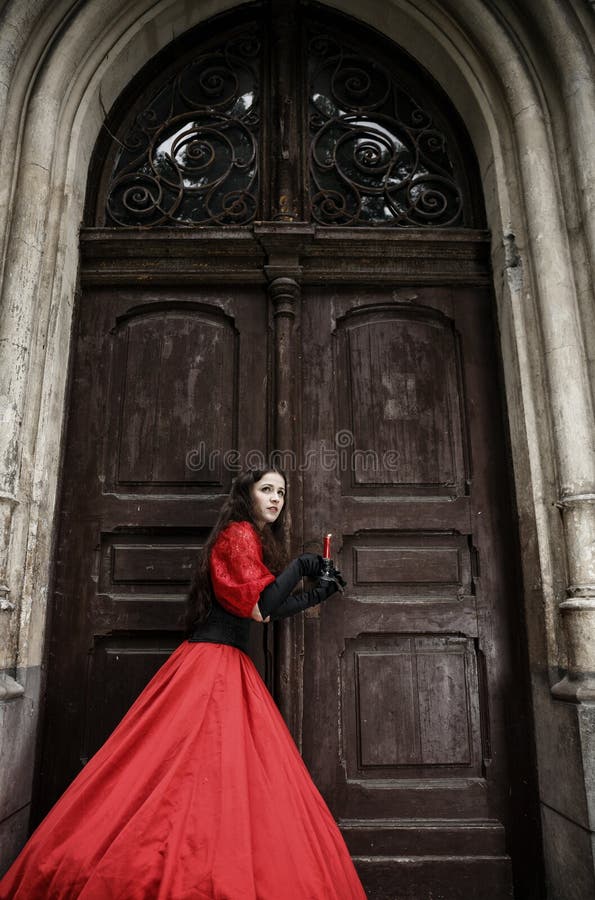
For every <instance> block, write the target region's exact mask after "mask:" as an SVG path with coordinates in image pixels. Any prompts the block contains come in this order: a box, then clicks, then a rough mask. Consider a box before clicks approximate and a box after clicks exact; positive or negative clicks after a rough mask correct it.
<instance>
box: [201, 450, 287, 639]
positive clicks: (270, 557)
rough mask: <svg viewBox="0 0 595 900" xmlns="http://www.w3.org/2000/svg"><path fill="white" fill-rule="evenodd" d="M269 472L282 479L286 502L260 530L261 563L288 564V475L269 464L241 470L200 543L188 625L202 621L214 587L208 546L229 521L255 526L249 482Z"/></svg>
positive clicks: (276, 566)
mask: <svg viewBox="0 0 595 900" xmlns="http://www.w3.org/2000/svg"><path fill="white" fill-rule="evenodd" d="M270 472H276V474H277V475H280V476H281V477H282V478H283V480H284V482H285V503H284V504H283V509H282V510H281V512H280V513H279V515H278V516H277V519H276V520H275V521H274V522H273V523H272V524H271V525H265V526H264V528H263V529H262V531H259V532H258V533H259V534H260V538H261V540H262V554H263V559H264V564H265V565H266V567H267V568H268V569H270V570H271V572H272V573H273V574H274V575H278V574H279V572H280V571H281V570H282V569H283V568H284V567H285V566H286V564H287V554H286V551H285V509H286V504H287V478H286V476H285V473H284V472H283V471H281V469H279V468H277V467H276V466H269V467H268V468H266V469H247V470H246V471H245V472H242V473H241V474H240V475H238V476H237V478H236V479H235V480H234V482H233V485H232V488H231V492H230V494H229V497H228V498H227V500H226V501H225V503H224V504H223V506H222V507H221V511H220V513H219V518H218V519H217V521H216V523H215V526H214V528H213V530H212V531H211V533H210V535H209V537H208V540H207V542H206V544H205V545H204V546H203V547H202V549H201V551H200V553H199V556H198V562H197V565H196V569H195V570H194V575H193V577H192V582H191V585H190V590H189V592H188V606H187V610H188V612H187V626H188V627H191V626H192V625H193V624H198V623H199V622H204V620H205V619H206V618H207V616H208V614H209V612H210V609H211V603H212V598H213V587H212V585H211V576H210V573H209V559H210V557H211V550H212V548H213V545H214V543H215V541H216V540H217V538H218V537H219V534H220V532H221V531H223V529H224V528H225V527H226V526H227V525H229V523H230V522H250V524H251V525H254V527H255V528H256V529H257V531H258V528H257V525H256V522H255V519H254V512H253V508H252V496H251V489H252V485H253V484H256V482H257V481H260V479H261V478H262V477H263V476H264V475H268V474H269V473H270Z"/></svg>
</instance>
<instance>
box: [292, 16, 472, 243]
mask: <svg viewBox="0 0 595 900" xmlns="http://www.w3.org/2000/svg"><path fill="white" fill-rule="evenodd" d="M308 63H309V132H310V190H311V204H312V215H313V218H314V219H315V221H316V222H318V223H319V224H321V225H327V226H328V225H338V226H361V225H367V226H373V225H395V226H401V227H406V226H409V227H424V226H430V227H434V228H436V227H444V226H448V225H453V226H454V225H457V224H461V222H460V219H461V215H462V209H463V199H462V194H461V190H460V188H459V186H458V184H457V182H456V180H455V177H454V174H453V166H452V163H451V160H450V158H449V155H448V148H447V141H446V136H445V135H444V134H443V133H442V132H441V131H440V130H439V129H438V128H437V127H435V125H434V122H433V119H432V116H431V115H430V114H429V113H428V112H427V111H426V110H424V109H422V107H421V106H419V105H418V103H417V102H416V101H415V100H414V99H413V98H412V97H411V96H410V95H409V94H408V93H407V91H405V90H404V89H403V88H402V87H401V86H399V85H398V84H397V83H396V81H395V79H393V78H392V76H391V74H390V72H389V71H388V69H386V68H385V67H384V66H383V65H381V64H380V62H378V61H376V60H371V59H366V58H364V57H363V56H362V55H361V54H359V53H358V52H357V51H356V50H354V49H352V48H350V47H348V46H346V45H344V44H341V43H340V42H339V41H338V40H336V39H335V38H334V37H331V36H329V35H325V34H321V33H320V32H317V33H314V34H312V33H311V34H310V38H309V42H308Z"/></svg>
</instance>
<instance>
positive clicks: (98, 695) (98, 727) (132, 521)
mask: <svg viewBox="0 0 595 900" xmlns="http://www.w3.org/2000/svg"><path fill="white" fill-rule="evenodd" d="M266 323H267V308H266V296H265V295H264V294H263V291H262V290H261V289H259V288H254V289H250V288H246V287H244V289H243V290H241V291H237V290H229V289H228V290H225V289H222V288H217V289H215V288H210V289H204V288H203V289H200V288H195V289H193V290H192V291H184V290H181V289H179V288H178V289H176V290H175V291H172V290H168V289H153V290H146V289H145V290H142V289H140V290H122V289H117V288H113V287H111V288H108V289H100V288H98V289H95V290H93V289H89V290H86V291H85V292H84V294H83V296H82V298H81V303H80V311H79V321H78V333H77V335H76V349H75V360H74V370H73V385H72V399H71V414H70V421H69V426H68V437H67V449H66V457H65V461H64V470H63V472H64V474H63V496H62V506H61V515H60V531H59V538H58V546H57V552H56V575H55V582H56V583H55V592H54V602H53V615H52V624H51V644H50V651H49V664H48V693H47V708H46V719H45V721H46V729H45V737H44V750H43V758H42V764H41V772H40V778H39V781H40V789H41V802H40V809H41V812H44V811H45V810H46V809H47V807H48V806H49V805H50V804H51V803H52V802H53V801H54V800H55V799H56V798H57V796H58V795H59V794H60V792H61V791H62V790H63V789H64V788H65V787H66V785H67V784H68V783H69V781H70V780H71V779H72V778H73V777H74V775H76V773H77V772H78V771H80V769H81V767H82V766H83V765H84V763H85V762H86V760H87V759H88V758H89V756H91V754H92V753H94V752H95V750H96V749H97V748H98V747H99V746H100V745H101V744H102V743H103V741H104V740H105V738H106V737H107V736H108V735H109V733H110V732H111V730H112V729H113V727H114V726H115V725H116V724H117V722H118V721H119V719H120V718H121V716H122V715H123V713H124V712H125V711H126V710H127V709H128V707H129V706H130V704H131V702H132V701H133V700H134V698H135V697H136V696H137V694H138V693H139V692H140V690H141V689H142V688H143V687H144V685H145V684H146V682H147V681H148V680H149V678H150V677H151V676H152V674H153V673H154V672H155V671H156V670H157V668H158V667H159V666H160V665H161V664H162V663H163V662H164V661H165V659H166V658H167V656H168V655H169V653H170V652H171V651H172V649H174V647H176V646H177V645H178V644H179V642H180V640H181V639H182V636H183V632H182V623H183V618H184V611H185V592H186V591H187V588H188V579H189V576H190V573H191V571H192V568H193V565H194V561H195V557H196V552H197V549H198V547H199V546H200V545H201V543H202V542H203V540H204V538H205V535H207V534H208V532H209V531H210V528H211V527H212V525H213V522H214V520H215V518H216V515H217V511H218V509H219V507H220V505H221V501H222V499H223V498H224V497H225V495H226V494H227V493H228V491H229V488H230V486H231V478H232V475H233V471H234V469H233V465H234V457H233V455H232V456H230V455H229V451H234V452H235V453H238V452H240V453H242V454H245V453H246V452H247V451H248V450H250V449H251V448H253V447H262V446H263V445H264V444H265V442H266V410H265V407H264V405H263V403H262V401H261V396H260V391H261V389H262V386H263V384H265V385H266V373H267V362H266V360H267V340H266V334H267V324H266ZM226 453H227V454H228V455H227V456H226V455H225V454H226ZM254 637H255V643H254V648H253V649H254V656H255V659H256V660H257V662H258V664H259V665H260V667H261V669H262V668H263V665H264V654H263V651H262V645H261V643H259V637H260V640H261V641H262V633H261V634H260V635H259V634H258V633H255V636H254Z"/></svg>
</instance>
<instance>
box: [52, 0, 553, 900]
mask: <svg viewBox="0 0 595 900" xmlns="http://www.w3.org/2000/svg"><path fill="white" fill-rule="evenodd" d="M108 124H109V127H106V129H105V133H104V136H103V137H104V141H103V144H102V143H101V141H100V143H99V144H98V149H97V153H96V166H95V168H94V169H93V170H92V173H91V177H90V184H91V186H92V190H91V194H92V197H91V198H90V202H89V209H88V216H87V220H86V224H87V226H88V227H87V228H86V229H84V230H83V234H82V251H83V254H82V264H81V281H82V287H83V293H82V297H81V299H80V304H79V310H78V324H77V330H76V345H75V352H74V361H73V379H72V397H71V414H70V421H69V423H68V432H67V439H66V454H65V462H64V475H63V495H62V501H61V511H60V530H59V537H58V543H57V552H56V574H55V591H54V599H53V607H52V608H53V617H52V625H51V643H50V650H49V666H48V695H47V696H48V699H47V715H46V720H45V721H46V728H45V735H44V742H43V755H42V766H41V774H40V778H39V784H40V792H41V802H40V809H41V811H43V810H44V809H45V808H47V805H48V804H49V803H50V802H51V801H52V800H53V799H55V797H56V796H57V794H58V793H59V792H60V791H61V790H62V789H63V788H64V787H65V785H66V784H67V783H68V781H69V780H70V779H71V778H72V777H73V776H74V775H75V774H76V773H77V772H78V771H79V770H80V768H81V766H82V765H83V764H84V763H85V761H86V759H87V758H88V757H89V755H90V754H91V753H92V752H93V751H94V750H95V749H96V748H97V746H98V745H99V744H100V743H101V742H102V741H103V739H104V738H105V737H106V736H107V734H108V733H109V731H110V730H111V728H112V727H113V725H114V724H115V723H116V722H117V721H118V719H119V718H120V716H121V715H122V713H123V712H124V711H125V709H126V708H127V707H128V706H129V704H130V703H131V702H132V700H133V699H134V697H135V696H136V695H137V694H138V692H139V691H140V690H141V688H142V687H143V685H144V684H145V683H146V682H147V681H148V679H149V678H150V676H151V675H152V673H153V672H154V671H155V670H156V669H157V667H158V666H159V665H160V664H161V663H162V662H163V661H164V659H165V658H166V656H167V654H168V653H170V652H171V650H172V649H173V647H175V646H176V645H177V644H178V643H179V641H180V640H181V639H182V621H183V615H184V595H185V591H186V587H187V583H188V577H189V575H190V571H191V568H192V565H193V560H194V557H195V554H196V550H197V548H198V547H199V546H200V544H201V543H202V541H203V540H204V538H205V536H206V534H207V533H208V531H209V529H210V528H211V526H212V525H213V523H214V521H215V518H216V515H217V512H218V510H219V508H220V506H221V503H222V502H223V499H224V497H225V496H226V494H227V492H228V490H229V487H230V484H231V478H232V476H233V473H234V469H235V466H236V464H237V463H238V462H242V463H243V464H248V465H249V464H250V463H251V462H254V461H255V460H256V459H258V458H259V455H260V454H262V453H265V454H268V453H271V452H272V451H280V452H281V454H282V459H286V460H289V461H290V465H289V466H288V468H289V473H288V474H289V476H290V480H291V484H290V494H289V496H290V503H291V516H292V548H293V550H294V551H295V552H296V553H298V552H300V551H301V550H302V547H303V546H305V547H306V549H317V550H320V547H321V544H320V542H321V538H322V535H323V533H324V532H325V531H329V530H330V531H331V532H333V534H334V538H335V545H334V546H335V551H336V552H335V556H336V559H337V561H338V562H339V563H340V565H341V567H342V569H343V571H344V573H345V576H346V578H347V581H348V588H347V591H346V594H345V596H344V597H343V598H336V599H334V600H331V601H329V602H328V603H327V604H326V605H324V606H323V607H322V608H321V609H319V610H318V609H316V610H313V611H311V612H309V613H308V614H306V615H305V616H304V617H296V619H294V620H291V621H289V622H284V623H280V624H279V626H276V633H275V635H274V636H271V635H269V637H268V638H267V641H268V643H267V647H271V648H272V650H271V652H270V653H269V651H268V650H267V651H266V652H265V650H264V647H263V638H264V635H263V632H262V631H259V630H258V629H256V630H255V642H254V648H253V650H254V656H255V658H256V660H257V663H258V664H259V666H260V668H261V670H264V669H265V668H266V670H267V674H268V675H271V676H272V674H274V677H270V678H269V683H270V684H271V686H272V687H273V688H274V691H275V695H276V699H277V701H278V702H279V705H280V707H281V709H282V710H283V712H284V713H285V714H286V716H287V719H288V722H289V724H290V727H291V728H292V730H293V732H294V735H295V737H296V740H297V741H298V743H299V744H300V746H301V748H302V749H303V753H304V757H305V759H306V762H307V764H308V766H309V767H310V770H311V772H312V774H313V777H314V780H315V781H316V783H317V784H318V785H319V787H320V789H321V791H322V793H323V795H324V796H325V798H326V800H327V801H328V803H329V804H330V806H331V808H332V810H333V812H334V814H335V815H336V817H337V818H338V820H339V821H340V824H341V827H342V828H343V830H344V834H345V837H346V839H347V842H348V844H349V847H350V848H351V851H352V853H353V854H354V856H355V858H356V862H357V865H358V868H359V870H360V871H361V873H362V878H363V879H364V882H365V885H366V888H367V891H368V896H369V897H370V900H383V898H384V900H480V898H481V900H502V898H505V897H510V896H511V891H512V887H511V885H512V870H513V869H514V878H515V884H516V885H517V886H518V887H517V900H529V898H531V900H534V898H535V897H537V896H538V894H537V890H536V889H535V890H534V888H533V887H532V886H533V885H534V884H535V883H536V882H538V880H539V879H538V878H537V879H536V878H534V877H533V871H534V870H535V866H536V863H535V859H536V854H535V847H536V843H537V842H536V841H535V840H534V839H533V837H532V836H533V835H534V834H535V829H536V824H535V818H534V816H533V809H534V807H533V805H532V792H531V786H530V779H529V778H528V772H529V771H530V765H529V762H530V760H529V756H528V751H527V746H528V740H527V734H526V727H525V722H526V718H525V716H526V708H527V705H526V701H525V699H524V697H525V687H524V685H525V684H526V675H525V673H524V672H523V669H522V662H521V660H522V656H521V655H520V654H519V653H518V646H519V639H518V631H519V627H520V621H519V614H518V609H517V608H516V606H515V602H516V598H517V596H518V591H517V589H516V585H515V579H514V568H515V565H514V560H515V552H516V551H515V541H514V532H513V516H512V513H511V509H510V508H509V504H508V499H507V498H508V493H509V486H508V485H509V483H508V479H507V472H506V464H505V460H506V447H505V438H504V432H503V427H502V421H503V413H502V410H501V406H502V403H501V395H500V390H499V387H498V364H497V354H496V351H495V348H496V344H497V340H496V329H495V326H494V322H493V316H492V296H491V289H490V278H491V276H490V272H489V235H488V234H487V232H485V231H484V230H483V229H482V224H483V212H482V198H481V188H480V184H479V177H478V174H477V171H476V164H475V162H474V158H473V154H472V153H470V152H469V146H468V139H467V138H466V136H465V131H464V128H463V127H462V124H461V122H460V121H459V120H458V117H457V115H456V113H455V112H454V110H453V109H452V108H451V107H450V105H449V103H448V100H447V98H446V97H445V96H444V95H443V94H442V93H441V92H440V89H439V88H438V86H437V85H436V84H435V83H433V82H432V80H431V79H430V78H429V77H428V76H427V73H423V72H422V71H420V69H419V67H417V66H416V64H415V63H414V62H413V61H412V60H411V58H410V57H408V56H407V55H406V54H405V53H403V52H400V51H399V50H398V48H396V47H395V46H394V45H393V44H389V43H388V42H386V41H383V40H382V39H380V37H379V35H378V34H376V33H373V32H371V31H369V30H366V29H364V28H363V27H360V26H359V25H357V24H356V23H354V22H352V21H350V20H347V19H346V18H342V17H340V16H338V15H335V14H334V13H332V14H331V13H330V12H329V11H328V10H327V11H326V12H325V11H324V10H322V9H318V8H316V7H315V5H313V4H307V3H303V4H302V3H299V2H297V0H288V2H287V3H283V4H278V3H273V2H264V3H263V4H254V5H252V4H247V5H246V6H245V7H243V9H242V10H241V11H234V12H232V13H231V14H230V17H229V18H228V19H226V20H220V21H213V22H211V23H207V25H206V26H205V29H204V31H201V32H200V33H198V32H196V33H192V34H189V35H188V36H186V37H185V38H183V39H181V42H180V44H179V45H176V46H173V47H172V48H170V50H169V51H168V52H166V53H165V54H164V55H163V57H161V58H158V59H156V60H154V61H153V62H152V63H151V64H149V66H148V67H147V69H146V70H145V71H144V72H143V73H141V74H140V75H139V77H138V79H137V80H136V83H135V84H133V85H131V86H130V88H129V90H128V91H127V93H126V95H125V96H124V97H123V98H121V100H120V101H119V102H118V104H116V106H115V107H114V110H113V111H112V113H111V114H110V121H109V123H108ZM114 134H115V135H117V139H116V140H112V138H111V135H114ZM267 285H268V289H267ZM251 451H252V455H251ZM226 453H227V456H226V455H225V454H226ZM512 748H514V749H515V751H517V750H518V749H519V748H520V752H515V753H512ZM511 860H512V863H511ZM280 900H281V898H280ZM317 900H319V898H317ZM320 900H322V898H320Z"/></svg>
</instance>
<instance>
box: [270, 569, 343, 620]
mask: <svg viewBox="0 0 595 900" xmlns="http://www.w3.org/2000/svg"><path fill="white" fill-rule="evenodd" d="M265 590H266V589H265ZM337 590H340V588H338V587H337V583H336V581H335V579H334V578H333V579H330V578H324V579H322V578H321V579H319V580H318V586H317V587H315V588H313V589H312V590H311V591H304V592H303V593H301V594H290V595H289V597H287V599H286V600H284V601H283V603H281V604H280V605H279V606H278V607H277V608H276V609H275V610H273V612H272V613H271V621H273V622H274V621H276V620H277V619H285V618H287V616H294V615H295V614H296V613H298V612H301V611H302V610H303V609H309V608H310V607H311V606H318V604H319V603H322V601H323V600H327V599H328V598H329V597H330V596H331V595H332V594H335V593H336V592H337Z"/></svg>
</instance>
